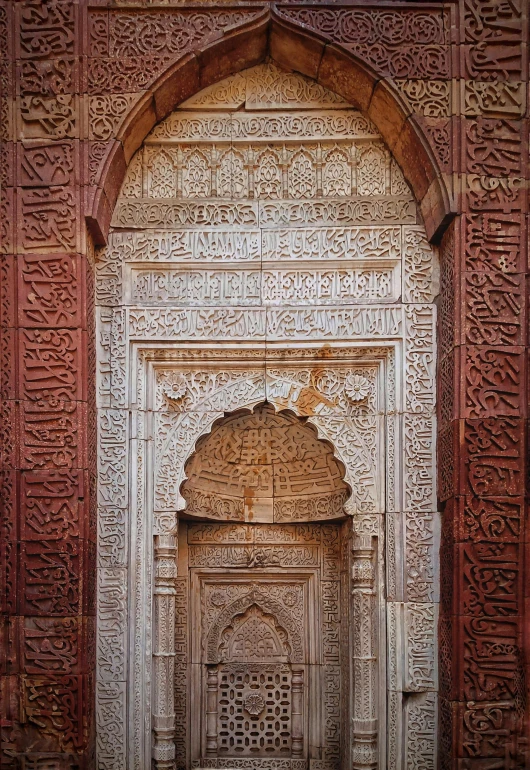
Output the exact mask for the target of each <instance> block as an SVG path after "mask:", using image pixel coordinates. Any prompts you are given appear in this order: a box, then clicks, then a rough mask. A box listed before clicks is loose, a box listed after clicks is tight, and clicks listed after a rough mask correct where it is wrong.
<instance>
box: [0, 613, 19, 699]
mask: <svg viewBox="0 0 530 770" xmlns="http://www.w3.org/2000/svg"><path fill="white" fill-rule="evenodd" d="M18 625H19V618H17V617H16V616H14V615H3V616H0V676H12V675H13V674H17V673H18V671H19V658H18ZM0 714H2V711H1V710H0Z"/></svg>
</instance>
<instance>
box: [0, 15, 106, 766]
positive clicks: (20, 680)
mask: <svg viewBox="0 0 530 770" xmlns="http://www.w3.org/2000/svg"><path fill="white" fill-rule="evenodd" d="M83 11H84V9H83V7H82V6H81V5H80V4H79V3H77V2H71V1H70V0H50V1H48V2H45V1H44V0H43V1H42V2H41V1H40V0H37V1H36V2H20V3H13V2H6V3H3V4H2V5H1V6H0V18H1V20H2V23H3V24H5V26H4V27H3V29H5V31H6V34H5V37H3V38H2V35H0V38H1V39H3V40H6V41H7V51H5V52H4V57H3V60H2V68H3V69H2V86H3V93H2V107H3V110H2V115H3V116H4V118H5V122H4V123H3V136H2V139H3V144H2V160H3V169H2V170H3V180H2V181H3V185H4V186H3V188H2V209H3V210H2V213H3V219H2V221H3V233H2V235H3V237H2V243H1V253H2V255H1V263H0V264H1V270H2V272H1V277H0V280H1V298H2V304H1V315H0V327H1V328H0V339H1V346H2V348H1V354H2V385H1V394H0V395H1V399H2V401H1V413H2V418H0V419H2V436H1V438H2V446H3V452H2V454H1V456H0V457H1V459H0V463H1V467H0V486H1V492H0V496H1V501H0V505H1V512H0V525H1V526H2V536H3V537H2V546H1V551H0V569H1V575H2V589H1V590H0V593H1V603H2V606H1V609H2V618H1V629H2V635H3V639H2V641H3V655H2V661H1V672H0V675H1V677H2V679H1V689H0V715H1V716H0V718H1V720H2V736H1V738H2V744H1V754H0V763H1V766H2V768H4V767H6V768H18V767H34V766H35V767H37V765H39V763H43V762H47V761H49V762H50V763H51V764H50V766H52V764H53V766H54V767H60V768H61V769H62V768H64V770H67V768H73V767H75V768H84V767H87V768H88V767H93V766H94V760H93V757H92V758H91V752H92V748H93V728H92V723H93V718H92V712H93V706H92V704H93V700H94V695H93V671H94V660H93V657H94V655H93V653H94V642H93V640H94V621H95V619H94V591H93V585H92V583H93V579H92V576H93V575H94V572H95V530H94V524H93V522H94V520H93V519H92V520H91V519H90V516H89V511H90V509H91V494H90V487H91V484H90V481H91V476H93V473H92V474H91V467H92V466H91V463H90V462H89V455H90V451H93V450H94V446H93V445H92V446H89V442H88V440H87V438H88V432H87V428H88V425H89V422H90V420H91V419H93V416H92V413H93V412H94V407H93V405H91V406H90V408H89V409H87V398H88V393H89V387H88V384H89V379H92V380H93V377H92V378H89V371H88V366H89V362H88V350H89V345H88V337H89V334H90V333H92V334H93V331H92V329H91V328H89V324H88V322H87V314H88V312H89V310H90V303H89V297H90V294H89V291H87V285H89V283H90V282H89V275H90V272H91V269H92V267H91V266H90V267H88V265H87V257H86V251H87V238H86V230H85V226H84V220H83V205H84V201H83V194H84V190H83V171H82V169H83V163H84V161H83V135H84V121H83V111H82V80H83V79H82V62H83V59H82V53H83V50H82V47H83V40H84V38H83V34H82V29H83V19H82V14H83ZM92 347H93V346H92ZM89 413H90V415H89ZM4 586H5V590H4ZM22 756H23V757H24V760H22ZM39 766H40V765H39Z"/></svg>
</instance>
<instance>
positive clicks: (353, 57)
mask: <svg viewBox="0 0 530 770" xmlns="http://www.w3.org/2000/svg"><path fill="white" fill-rule="evenodd" d="M267 56H271V57H272V59H273V60H274V61H275V62H276V63H277V64H279V65H280V66H281V67H283V68H285V69H287V70H294V71H296V72H300V73H301V74H303V75H305V76H306V77H309V78H312V79H313V80H315V81H316V82H317V83H318V84H319V85H321V86H323V87H325V88H327V89H328V90H330V91H333V92H335V93H336V94H338V95H339V96H342V97H343V98H344V99H346V100H347V101H348V102H349V103H350V104H351V105H352V106H354V107H357V108H358V109H360V110H361V111H362V112H363V113H364V114H366V116H367V117H369V118H370V119H371V120H372V121H373V123H374V124H375V126H376V127H377V129H378V130H379V132H380V134H381V136H382V137H383V139H384V141H385V143H386V145H387V147H388V149H389V150H390V152H391V153H392V155H393V157H394V159H395V160H396V161H397V163H398V164H399V166H400V168H401V170H402V171H403V174H404V176H405V179H406V180H407V182H408V183H409V185H410V186H411V188H412V191H413V193H414V197H415V199H416V202H417V204H418V207H419V209H420V212H421V214H422V216H423V220H424V224H425V229H426V232H427V236H428V238H429V239H430V240H431V241H432V242H438V241H439V240H440V239H441V236H442V235H443V232H444V231H445V229H446V227H447V225H448V224H449V222H450V221H451V219H452V217H453V216H454V209H453V203H452V199H451V196H450V193H449V191H448V188H447V185H446V182H445V178H444V175H443V173H442V170H441V168H440V166H439V164H438V161H437V160H436V158H435V155H434V153H433V151H432V149H431V147H430V145H429V141H428V138H427V135H426V134H425V132H424V131H423V129H422V128H421V126H420V125H419V123H418V121H417V120H416V119H415V117H414V116H413V114H412V110H411V108H410V107H409V106H408V105H407V104H406V103H405V100H404V99H403V98H402V97H401V96H400V94H399V93H398V91H397V89H396V88H395V87H394V85H393V84H392V82H391V81H390V80H389V79H388V78H382V77H381V75H380V74H379V73H377V72H376V71H375V70H374V69H373V67H372V66H371V65H370V64H369V63H368V62H366V61H363V60H362V58H361V57H360V55H358V54H354V53H353V52H351V51H349V50H348V49H347V48H346V47H345V46H343V45H341V44H340V42H339V41H336V40H335V39H334V38H333V35H332V34H331V33H330V34H327V33H325V32H324V33H323V32H322V31H316V30H312V29H310V28H309V27H308V26H307V25H304V24H298V23H296V22H295V21H294V20H292V19H290V20H289V19H287V18H286V17H285V16H284V15H282V13H281V12H280V11H278V10H277V9H275V8H274V7H272V8H265V9H264V11H263V12H262V13H261V14H259V15H258V16H257V17H256V16H253V17H252V18H251V20H250V21H242V22H241V23H240V24H239V25H237V26H235V27H233V28H231V29H230V31H228V32H226V33H225V34H223V35H222V37H220V38H218V39H216V40H215V41H214V42H212V43H210V44H208V45H207V46H204V47H202V48H199V49H197V50H195V51H193V52H190V53H188V54H186V55H185V56H184V57H182V58H181V59H179V60H178V61H177V62H174V63H172V64H171V65H170V66H169V67H168V69H167V70H166V71H165V72H164V73H163V74H162V75H161V76H160V77H158V78H157V79H156V80H155V81H154V82H153V84H152V85H151V86H150V88H149V90H147V91H146V92H145V93H143V94H142V95H141V96H140V98H139V99H138V100H137V101H136V103H134V105H133V106H132V108H130V109H129V111H128V112H127V113H126V115H125V117H124V120H123V122H122V123H121V125H120V127H119V128H118V130H117V132H116V136H115V138H114V141H113V144H112V147H111V149H110V151H109V153H108V155H107V158H106V160H105V162H104V164H103V165H102V167H101V169H100V171H99V172H98V177H97V179H96V183H95V188H94V192H93V195H92V196H91V201H92V203H91V205H90V207H89V209H88V211H87V217H86V218H87V224H88V226H89V229H90V231H91V234H92V236H93V239H94V241H95V243H96V245H103V244H105V243H106V240H107V235H108V231H109V228H110V220H111V217H112V212H113V210H114V207H115V204H116V201H117V198H118V194H119V191H120V188H121V185H122V182H123V180H124V177H125V173H126V170H127V165H128V164H129V162H130V161H131V159H132V157H133V155H134V154H135V152H136V150H137V149H138V148H139V147H140V146H141V144H142V143H143V141H144V139H145V137H146V136H147V134H148V133H149V132H150V131H151V129H152V128H153V127H154V126H155V124H156V123H158V122H160V121H161V120H163V119H164V118H165V117H167V116H168V115H169V114H170V113H171V112H172V111H173V110H174V109H176V108H177V107H178V105H179V104H180V103H181V102H183V101H185V100H186V99H188V98H190V97H191V96H193V95H194V94H196V93H198V92H199V91H201V90H202V89H204V88H206V87H207V86H210V85H212V84H213V83H216V82H218V81H220V80H223V79H224V78H226V77H228V76H229V75H232V74H235V73H236V72H240V71H242V70H244V69H247V68H249V67H253V66H255V65H256V64H259V63H261V62H263V61H264V60H265V58H266V57H267Z"/></svg>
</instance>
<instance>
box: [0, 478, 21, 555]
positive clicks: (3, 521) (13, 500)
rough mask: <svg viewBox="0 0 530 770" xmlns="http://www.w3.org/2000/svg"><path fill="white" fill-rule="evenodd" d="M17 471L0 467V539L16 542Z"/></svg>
mask: <svg viewBox="0 0 530 770" xmlns="http://www.w3.org/2000/svg"><path fill="white" fill-rule="evenodd" d="M17 476H18V473H17V471H15V470H14V468H0V540H8V541H10V542H16V541H17V540H18V537H19V526H18V478H17Z"/></svg>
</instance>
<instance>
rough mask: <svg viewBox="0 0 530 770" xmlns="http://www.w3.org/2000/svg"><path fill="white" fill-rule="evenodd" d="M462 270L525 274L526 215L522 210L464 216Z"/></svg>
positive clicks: (462, 220) (462, 226) (462, 219)
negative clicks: (520, 211)
mask: <svg viewBox="0 0 530 770" xmlns="http://www.w3.org/2000/svg"><path fill="white" fill-rule="evenodd" d="M461 232H462V244H463V253H462V270H466V271H485V272H492V273H496V272H501V273H502V274H506V275H508V274H512V273H523V272H524V271H525V269H526V237H525V233H526V227H525V218H524V216H523V215H522V214H521V213H519V212H513V213H505V212H503V211H496V212H483V213H476V214H468V215H466V216H463V217H462V218H461Z"/></svg>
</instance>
